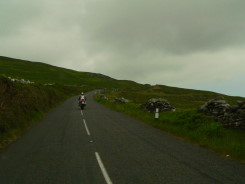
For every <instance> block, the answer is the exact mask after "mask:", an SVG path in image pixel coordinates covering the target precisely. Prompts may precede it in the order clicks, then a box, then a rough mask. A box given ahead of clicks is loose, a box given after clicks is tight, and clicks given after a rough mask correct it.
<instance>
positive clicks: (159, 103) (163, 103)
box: [140, 98, 175, 112]
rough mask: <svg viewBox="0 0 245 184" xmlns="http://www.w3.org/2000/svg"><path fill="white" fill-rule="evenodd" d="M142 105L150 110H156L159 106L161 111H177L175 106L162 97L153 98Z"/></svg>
mask: <svg viewBox="0 0 245 184" xmlns="http://www.w3.org/2000/svg"><path fill="white" fill-rule="evenodd" d="M140 107H141V108H142V109H145V110H147V111H150V112H155V111H156V108H158V110H159V112H164V111H175V108H174V107H173V106H171V105H170V103H169V102H168V101H167V100H165V99H162V98H151V99H150V100H148V101H147V102H146V103H144V104H142V105H141V106H140Z"/></svg>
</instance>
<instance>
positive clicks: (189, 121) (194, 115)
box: [95, 93, 245, 162]
mask: <svg viewBox="0 0 245 184" xmlns="http://www.w3.org/2000/svg"><path fill="white" fill-rule="evenodd" d="M127 94H128V95H129V93H127ZM107 96H109V100H104V99H101V98H99V97H98V96H97V97H95V98H96V100H97V101H98V102H100V103H102V104H104V105H106V106H108V107H110V108H112V109H115V110H116V111H119V112H123V113H126V114H128V115H130V116H131V117H134V118H137V119H139V120H141V121H143V122H146V123H148V124H150V125H151V126H154V127H156V128H159V129H162V130H164V131H167V132H169V133H171V134H173V135H177V136H179V137H181V138H183V139H185V140H186V141H190V142H192V143H195V144H198V145H200V146H203V147H206V148H208V149H211V150H214V151H216V152H218V153H220V154H222V155H224V156H225V155H230V156H231V157H233V158H236V159H239V160H241V161H243V162H245V150H244V145H245V139H244V137H245V132H242V131H237V130H228V129H225V128H223V126H222V124H221V123H219V122H216V121H214V119H213V118H212V117H209V116H205V115H203V114H200V113H198V112H197V110H196V109H195V108H192V109H191V108H189V106H188V108H186V109H177V111H175V112H163V113H160V118H159V120H155V119H154V114H152V113H149V112H146V111H144V110H141V109H140V108H139V104H136V103H128V104H115V103H112V102H111V100H112V99H113V98H114V97H115V96H116V95H115V94H110V95H107Z"/></svg>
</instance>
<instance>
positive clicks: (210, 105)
mask: <svg viewBox="0 0 245 184" xmlns="http://www.w3.org/2000/svg"><path fill="white" fill-rule="evenodd" d="M198 111H199V112H201V113H204V114H206V115H211V116H214V117H215V120H216V121H219V122H221V123H222V124H223V125H224V127H227V128H235V129H243V130H245V102H242V101H238V102H237V105H232V106H231V105H229V104H228V103H227V102H226V101H225V100H221V99H213V100H210V101H208V102H206V103H205V104H204V105H202V106H201V107H200V108H199V109H198Z"/></svg>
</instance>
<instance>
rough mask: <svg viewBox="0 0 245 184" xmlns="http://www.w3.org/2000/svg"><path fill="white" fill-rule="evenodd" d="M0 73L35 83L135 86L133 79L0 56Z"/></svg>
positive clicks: (115, 86)
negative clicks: (115, 77)
mask: <svg viewBox="0 0 245 184" xmlns="http://www.w3.org/2000/svg"><path fill="white" fill-rule="evenodd" d="M0 74H1V75H5V76H7V77H9V76H10V77H13V78H18V79H21V78H23V79H26V80H30V81H33V82H37V83H42V84H45V83H56V84H62V85H89V86H96V87H114V88H117V87H123V86H137V85H138V84H137V83H136V82H133V81H126V80H116V79H112V78H110V77H108V76H105V75H102V74H96V73H89V72H78V71H74V70H69V69H65V68H60V67H56V66H52V65H48V64H44V63H40V62H31V61H25V60H20V59H12V58H8V57H2V56H0Z"/></svg>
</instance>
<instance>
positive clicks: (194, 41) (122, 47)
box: [0, 0, 245, 96]
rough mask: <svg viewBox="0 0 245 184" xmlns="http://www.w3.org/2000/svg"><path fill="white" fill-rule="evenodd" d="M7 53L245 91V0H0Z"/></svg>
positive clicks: (121, 75)
mask: <svg viewBox="0 0 245 184" xmlns="http://www.w3.org/2000/svg"><path fill="white" fill-rule="evenodd" d="M0 55H2V56H8V57H14V58H20V59H26V60H32V61H39V62H44V63H49V64H52V65H55V66H60V67H65V68H69V69H75V70H78V71H88V72H95V73H102V74H105V75H108V76H111V77H113V78H116V79H129V80H134V81H137V82H140V83H149V84H163V85H169V86H176V87H184V88H192V89H204V90H209V91H216V92H220V93H224V94H228V95H233V96H245V0H41V1H40V0H0Z"/></svg>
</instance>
